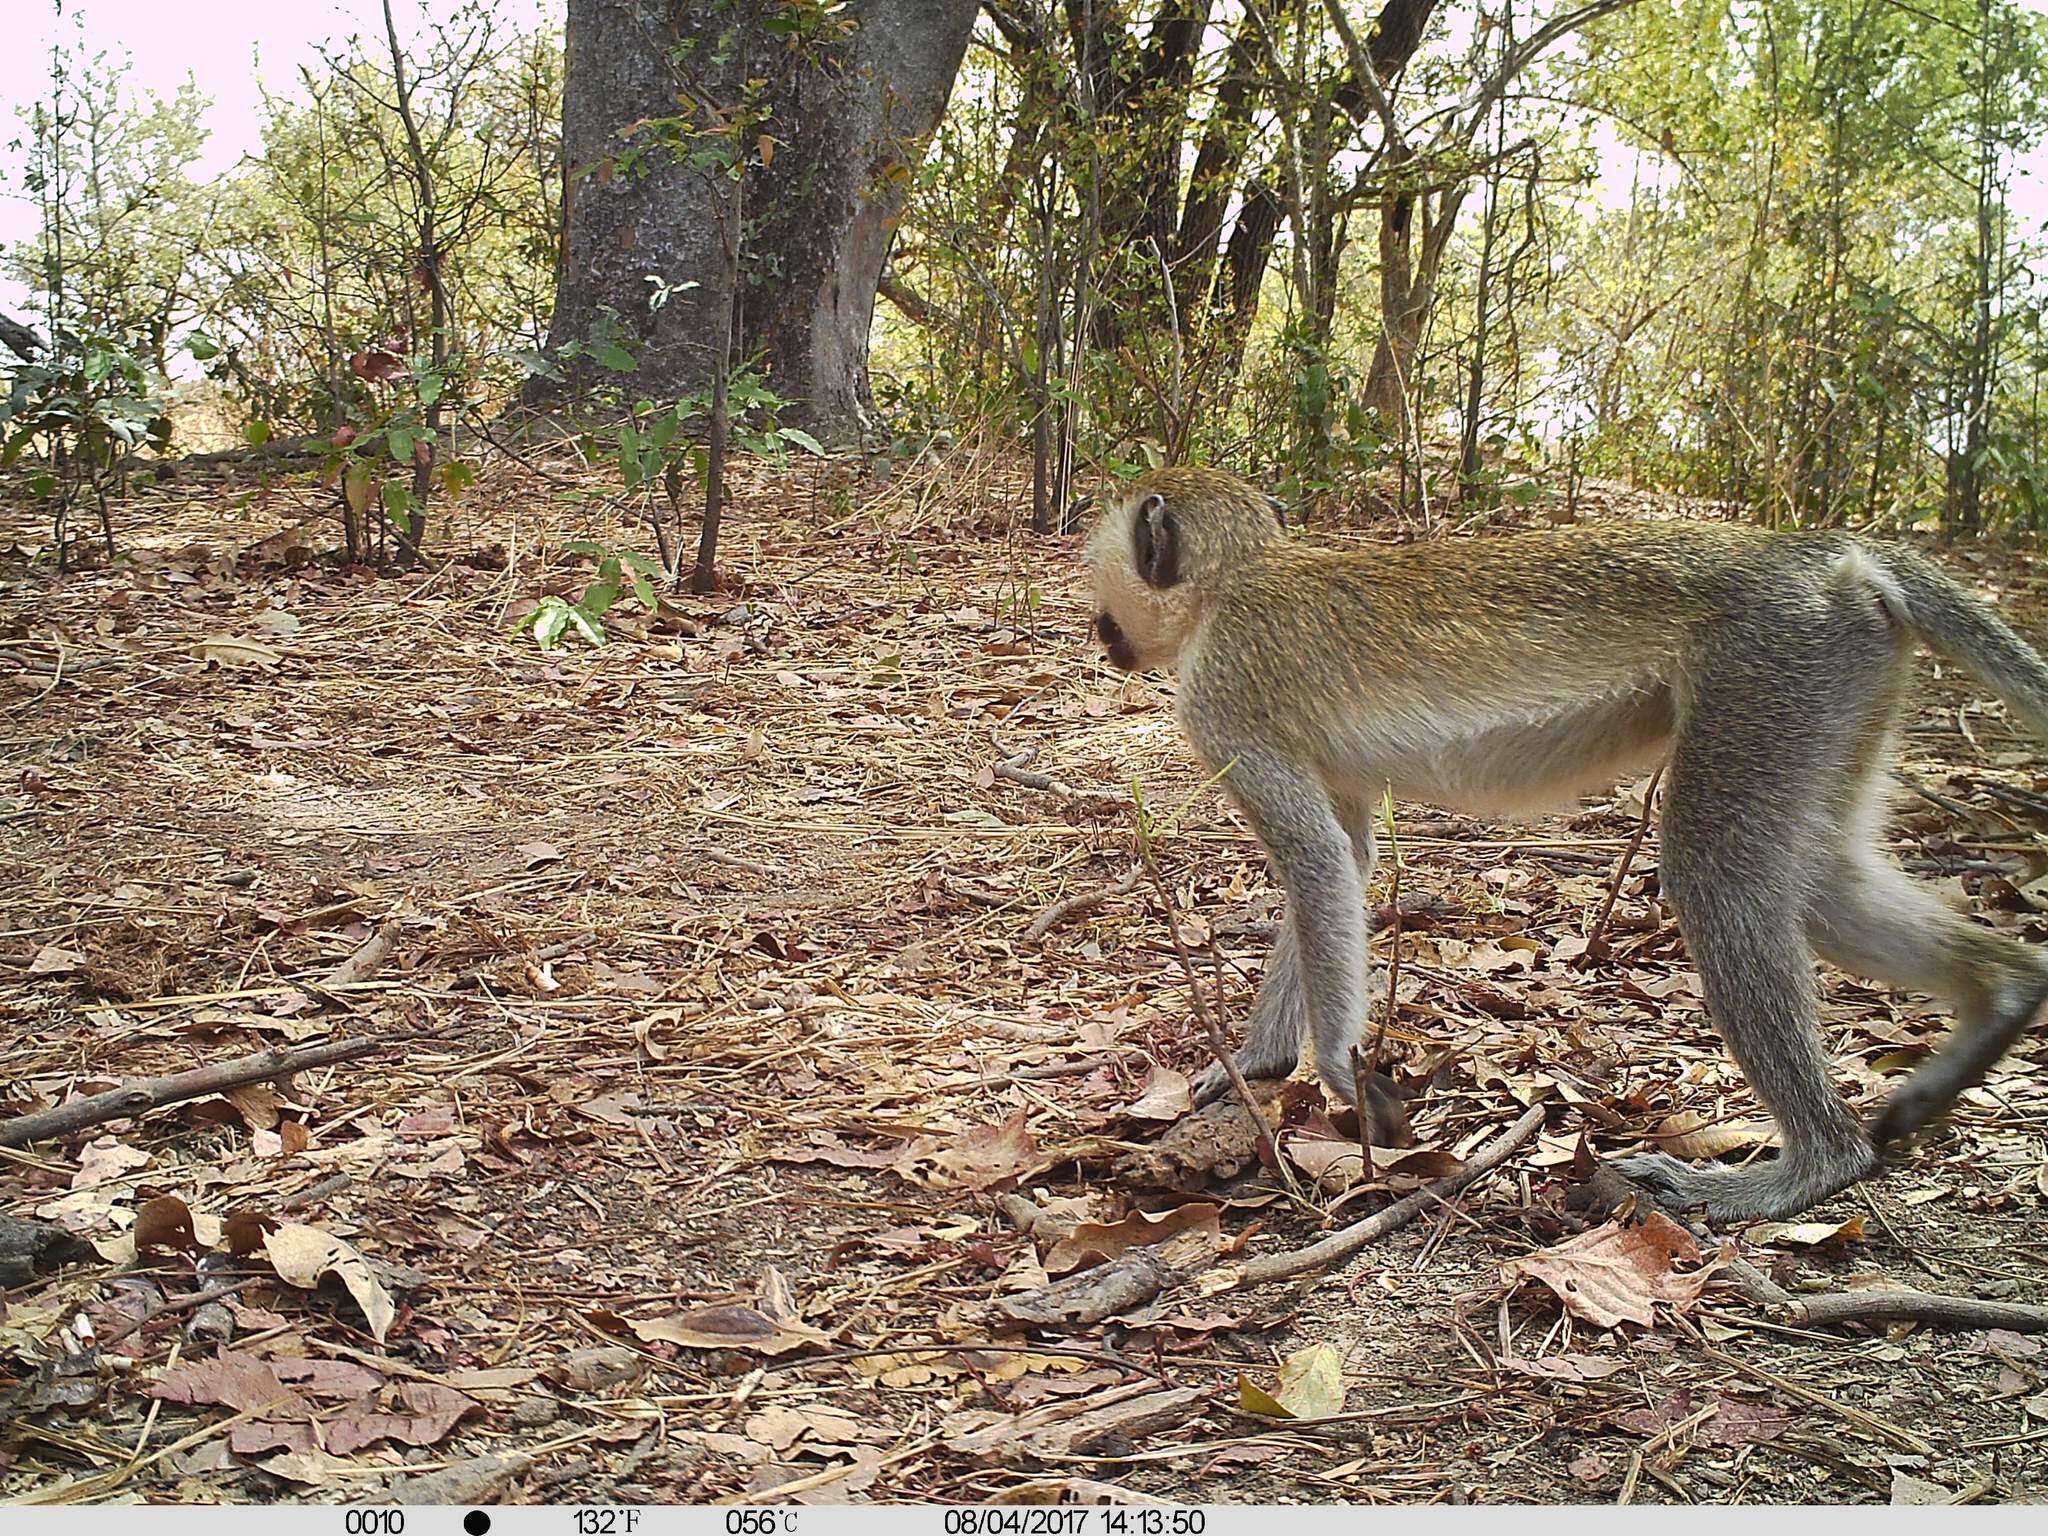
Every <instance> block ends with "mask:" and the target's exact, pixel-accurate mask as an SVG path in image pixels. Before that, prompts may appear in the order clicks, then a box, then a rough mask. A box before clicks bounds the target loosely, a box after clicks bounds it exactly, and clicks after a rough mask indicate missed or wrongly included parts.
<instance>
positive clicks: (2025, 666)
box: [1866, 546, 2048, 742]
mask: <svg viewBox="0 0 2048 1536" xmlns="http://www.w3.org/2000/svg"><path fill="white" fill-rule="evenodd" d="M1866 547H1867V546H1866ZM1869 552H1870V553H1871V554H1872V555H1874V556H1875V557H1876V562H1877V564H1878V566H1879V567H1880V571H1881V575H1879V576H1878V579H1877V581H1876V582H1875V586H1876V588H1877V595H1878V600H1879V601H1880V602H1882V603H1883V604H1884V605H1885V608H1886V609H1887V611H1889V612H1890V614H1891V615H1892V618H1893V619H1894V620H1896V621H1897V622H1898V623H1899V624H1901V625H1903V626H1904V627H1905V628H1906V629H1909V630H1911V631H1912V632H1913V633H1914V634H1916V635H1918V636H1919V637H1920V638H1921V639H1922V640H1924V641H1926V642H1927V644H1928V645H1929V646H1931V647H1932V648H1933V649H1935V650H1937V651H1939V652H1940V653H1941V654H1942V655H1944V656H1946V657H1947V658H1948V659H1949V660H1951V661H1954V662H1957V663H1959V664H1960V665H1962V666H1964V667H1967V668H1968V669H1969V670H1970V672H1971V673H1972V674H1974V675H1975V676H1976V678H1977V679H1978V681H1980V682H1982V683H1983V684H1985V686H1987V687H1989V688H1990V689H1991V690H1992V691H1993V692H1995V693H1996V694H1997V695H1998V696H1999V697H2000V698H2001V699H2003V700H2005V702H2006V705H2007V706H2008V707H2009V708H2011V709H2012V710H2014V711H2015V712H2016V713H2018V714H2019V716H2020V717H2021V718H2022V719H2023V720H2024V721H2025V722H2026V724H2027V727H2028V729H2029V730H2031V731H2032V732H2033V734H2034V737H2035V739H2036V740H2038V741H2044V742H2048V661H2044V660H2043V659H2042V657H2041V653H2040V652H2039V651H2037V650H2035V649H2034V648H2033V647H2032V646H2031V645H2029V644H2028V643H2027V642H2026V641H2025V640H2023V639H2022V638H2021V637H2020V635H2019V634H2018V632H2017V631H2015V630H2014V629H2013V627H2012V626H2011V625H2010V624H2008V623H2006V622H2005V620H2004V619H2002V618H2000V617H1999V616H1998V615H1997V613H1995V612H1994V611H1993V610H1992V609H1991V607H1990V606H1989V605H1988V604H1986V603H1985V602H1984V600H1983V599H1982V598H1980V597H1978V596H1977V595H1976V594H1975V593H1973V592H1971V591H1970V590H1969V589H1968V588H1967V587H1965V586H1963V585H1962V583H1960V582H1958V581H1957V580H1956V579H1955V578H1954V577H1952V576H1950V575H1949V574H1948V573H1947V572H1946V571H1944V570H1942V569H1941V567H1939V566H1938V565H1936V564H1934V562H1932V561H1931V560H1928V559H1926V558H1925V557H1923V556H1921V555H1920V554H1918V553H1916V552H1914V551H1913V550H1910V549H1901V548H1898V547H1897V546H1887V547H1884V548H1881V549H1878V548H1871V549H1870V550H1869ZM1874 574H1875V573H1874ZM1886 578H1889V579H1886Z"/></svg>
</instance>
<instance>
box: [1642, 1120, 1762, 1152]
mask: <svg viewBox="0 0 2048 1536" xmlns="http://www.w3.org/2000/svg"><path fill="white" fill-rule="evenodd" d="M1647 1139H1648V1140H1650V1141H1654V1142H1655V1143H1656V1144H1657V1145H1658V1146H1659V1147H1661V1148H1662V1149H1663V1150H1664V1151H1666V1152H1669V1153H1670V1154H1671V1155H1672V1156H1673V1157H1676V1158H1679V1159H1682V1160H1683V1161H1685V1162H1689V1163H1692V1162H1705V1161H1707V1160H1708V1159H1710V1158H1716V1157H1726V1156H1727V1155H1728V1154H1729V1153H1730V1152H1747V1151H1750V1150H1751V1149H1753V1148H1756V1147H1768V1146H1774V1145H1776V1143H1777V1139H1778V1137H1777V1128H1776V1127H1775V1126H1773V1125H1772V1124H1771V1123H1770V1122H1769V1121H1768V1120H1730V1121H1723V1120H1718V1119H1716V1118H1715V1117H1713V1116H1711V1115H1702V1114H1699V1113H1698V1112H1696V1111H1694V1110H1690V1109H1685V1110H1680V1111H1679V1112H1678V1113H1677V1114H1675V1115H1667V1116H1666V1117H1665V1118H1664V1119H1663V1120H1662V1121H1660V1122H1659V1123H1658V1125H1657V1128H1656V1129H1655V1130H1653V1131H1651V1132H1650V1134H1649V1137H1648V1138H1647Z"/></svg>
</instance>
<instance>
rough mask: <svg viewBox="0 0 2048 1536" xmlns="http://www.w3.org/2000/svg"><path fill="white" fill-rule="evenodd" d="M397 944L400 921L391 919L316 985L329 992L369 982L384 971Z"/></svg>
mask: <svg viewBox="0 0 2048 1536" xmlns="http://www.w3.org/2000/svg"><path fill="white" fill-rule="evenodd" d="M397 942H398V919H397V918H395V917H394V918H389V919H387V920H386V921H385V922H384V923H382V924H381V925H380V926H379V927H378V929H377V931H376V932H375V933H373V934H371V935H370V937H369V938H368V939H367V940H365V941H364V943H363V945H362V947H361V948H359V949H358V950H357V951H356V952H355V953H354V954H352V955H350V956H349V957H348V958H347V959H346V960H344V961H342V962H341V964H339V965H337V966H336V967H335V968H334V969H333V970H331V971H329V972H328V973H327V974H326V975H325V976H323V977H321V978H320V980H319V981H318V982H317V983H316V984H315V985H316V987H317V988H318V989H319V990H321V991H329V990H334V989H339V988H341V987H352V986H354V985H355V984H356V983H357V982H359V981H368V980H369V979H370V978H371V977H372V976H374V975H376V974H377V973H378V972H379V971H381V970H382V969H384V962H385V961H386V960H389V959H390V958H391V946H392V945H393V944H395V943H397Z"/></svg>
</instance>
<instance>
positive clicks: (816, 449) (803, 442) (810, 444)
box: [781, 427, 825, 459]
mask: <svg viewBox="0 0 2048 1536" xmlns="http://www.w3.org/2000/svg"><path fill="white" fill-rule="evenodd" d="M781 435H782V436H783V437H785V438H787V439H788V440H789V441H790V442H792V443H795V444H796V445H797V447H799V448H801V449H803V450H804V451H805V452H807V453H815V454H816V455H817V456H818V457H819V458H821V459H822V458H823V457H824V456H825V449H824V447H823V445H821V444H820V443H819V442H818V440H817V439H816V438H815V437H813V436H811V434H810V433H808V432H805V431H803V430H801V429H800V428H797V427H783V428H782V429H781Z"/></svg>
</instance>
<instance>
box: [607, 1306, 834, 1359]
mask: <svg viewBox="0 0 2048 1536" xmlns="http://www.w3.org/2000/svg"><path fill="white" fill-rule="evenodd" d="M625 1323H626V1326H627V1327H628V1328H630V1329H632V1330H633V1336H634V1337H635V1338H637V1339H638V1340H640V1342H641V1343H643V1344H656V1343H661V1344H679V1345H681V1346H682V1347H683V1348H684V1349H738V1350H744V1351H746V1352H747V1353H749V1354H755V1355H786V1354H788V1353H789V1352H790V1351H791V1350H793V1349H803V1348H805V1347H806V1346H808V1345H822V1344H825V1343H827V1342H829V1340H828V1337H827V1335H825V1334H823V1333H820V1332H819V1331H818V1330H817V1329H815V1328H813V1327H810V1326H809V1325H808V1324H805V1323H799V1322H795V1321H793V1320H787V1319H784V1320H778V1319H776V1318H772V1317H769V1316H767V1315H766V1314H765V1313H762V1312H758V1311H756V1310H755V1309H754V1308H752V1307H741V1306H724V1307H693V1308H691V1309H690V1310H689V1311H687V1312H678V1313H675V1314H673V1315H672V1316H669V1317H653V1318H633V1317H629V1318H627V1319H625Z"/></svg>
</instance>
